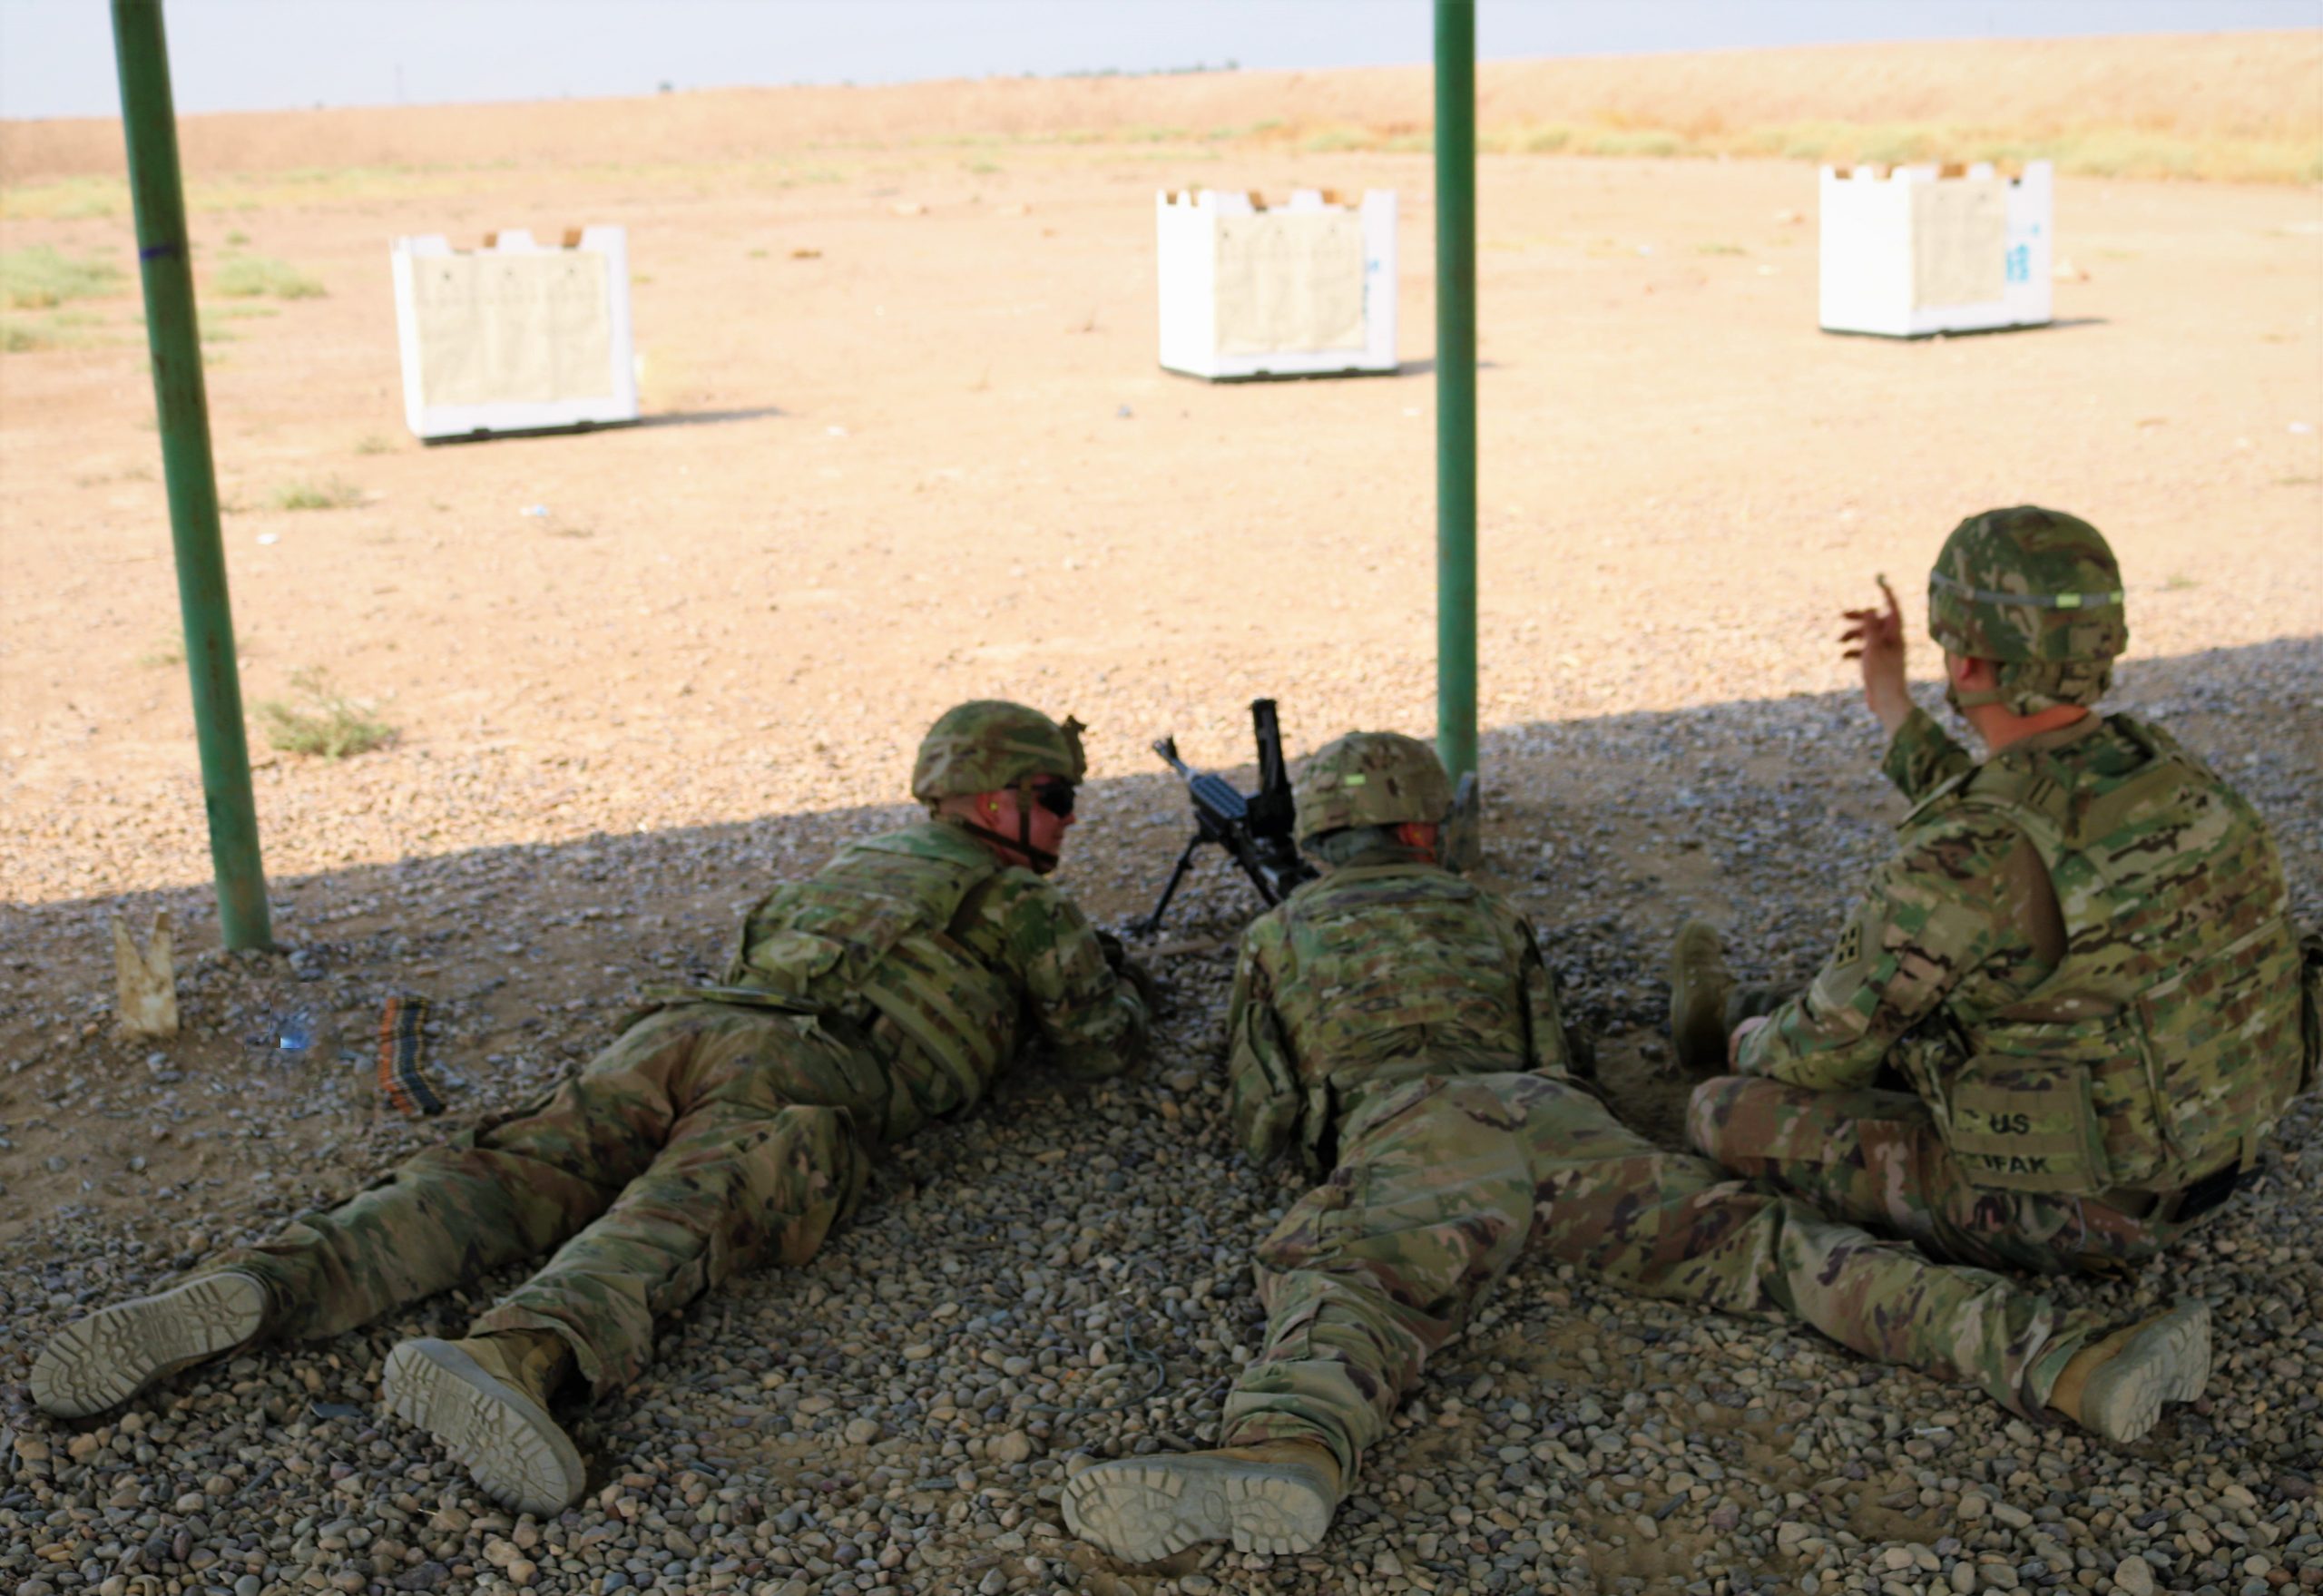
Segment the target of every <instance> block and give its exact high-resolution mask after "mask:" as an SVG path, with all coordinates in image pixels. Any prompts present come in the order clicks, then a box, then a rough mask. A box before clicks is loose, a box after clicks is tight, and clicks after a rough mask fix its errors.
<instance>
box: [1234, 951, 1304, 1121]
mask: <svg viewBox="0 0 2323 1596" xmlns="http://www.w3.org/2000/svg"><path fill="white" fill-rule="evenodd" d="M1267 925H1269V922H1268V921H1265V920H1261V921H1260V922H1259V923H1258V925H1253V926H1252V927H1251V928H1250V931H1249V932H1248V933H1246V934H1245V935H1244V936H1243V938H1242V953H1241V956H1240V959H1238V960H1237V961H1236V962H1235V965H1234V995H1233V998H1232V999H1231V1000H1230V1002H1229V1003H1228V1004H1227V1009H1226V1036H1227V1054H1226V1083H1227V1089H1228V1092H1229V1094H1230V1102H1231V1104H1232V1109H1233V1114H1234V1128H1235V1130H1236V1131H1237V1132H1238V1133H1239V1134H1240V1137H1241V1141H1242V1150H1243V1151H1244V1152H1246V1153H1248V1154H1249V1155H1250V1161H1251V1162H1252V1163H1253V1164H1265V1163H1267V1162H1269V1160H1272V1159H1273V1158H1274V1156H1275V1155H1276V1154H1277V1153H1279V1152H1280V1151H1282V1150H1283V1149H1284V1148H1286V1147H1288V1146H1289V1144H1290V1140H1291V1135H1292V1132H1293V1131H1294V1130H1295V1129H1296V1128H1297V1125H1298V1122H1299V1105H1300V1102H1301V1098H1300V1094H1299V1067H1298V1063H1297V1062H1296V1061H1295V1059H1294V1058H1293V1057H1292V1054H1291V1051H1290V1044H1289V1040H1288V1039H1287V1038H1286V1037H1285V1036H1284V1035H1283V1033H1282V1019H1281V1016H1279V1014H1277V1013H1275V1007H1274V980H1273V976H1272V974H1271V973H1270V972H1269V970H1268V968H1267V966H1266V962H1265V953H1264V948H1265V944H1266V941H1267V937H1266V930H1265V928H1266V926H1267Z"/></svg>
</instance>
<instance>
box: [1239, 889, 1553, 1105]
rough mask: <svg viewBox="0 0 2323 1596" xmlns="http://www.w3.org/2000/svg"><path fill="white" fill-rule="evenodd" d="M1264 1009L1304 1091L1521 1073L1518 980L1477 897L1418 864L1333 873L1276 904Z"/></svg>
mask: <svg viewBox="0 0 2323 1596" xmlns="http://www.w3.org/2000/svg"><path fill="white" fill-rule="evenodd" d="M1283 928H1284V931H1285V934H1286V940H1287V944H1288V948H1289V955H1290V956H1289V968H1288V969H1284V970H1280V971H1278V972H1276V977H1277V978H1276V982H1275V990H1274V1007H1275V1012H1276V1013H1277V1014H1279V1016H1280V1017H1281V1020H1282V1023H1283V1026H1284V1028H1285V1030H1286V1031H1287V1032H1288V1033H1289V1041H1290V1044H1291V1050H1292V1052H1293V1053H1294V1055H1295V1056H1296V1057H1297V1059H1298V1061H1299V1074H1300V1076H1301V1077H1302V1083H1303V1084H1304V1085H1305V1086H1307V1087H1308V1088H1309V1092H1310V1094H1311V1093H1312V1092H1314V1091H1315V1090H1316V1089H1318V1088H1323V1087H1326V1086H1328V1087H1334V1088H1336V1089H1337V1090H1338V1092H1341V1093H1345V1092H1348V1091H1350V1090H1352V1089H1353V1088H1355V1087H1357V1086H1359V1085H1364V1084H1368V1083H1370V1082H1374V1081H1376V1080H1379V1079H1396V1080H1401V1079H1406V1078H1408V1077H1409V1076H1411V1075H1413V1074H1416V1073H1423V1072H1426V1073H1450V1072H1474V1071H1494V1070H1527V1069H1530V1068H1532V1067H1533V1063H1534V1061H1533V1059H1532V1057H1531V1056H1530V1049H1529V1048H1528V1045H1527V1039H1526V1029H1525V1008H1524V989H1523V984H1522V976H1521V975H1520V974H1519V972H1518V968H1517V965H1516V962H1515V960H1514V958H1512V957H1511V955H1510V949H1509V947H1508V945H1507V942H1506V940H1505V937H1504V936H1503V935H1502V933H1501V928H1500V926H1499V925H1498V924H1497V923H1496V922H1495V919H1494V917H1493V914H1492V911H1491V910H1490V909H1489V908H1488V907H1487V906H1485V900H1484V897H1483V896H1482V894H1481V893H1479V892H1478V890H1477V889H1476V888H1475V887H1474V886H1470V885H1469V884H1468V883H1467V882H1465V881H1463V880H1461V879H1460V878H1459V877H1458V876H1454V875H1451V874H1450V873H1448V872H1446V871H1444V870H1439V869H1436V868H1434V867H1428V866H1415V865H1402V864H1397V865H1381V866H1367V867H1354V868H1349V869H1342V870H1335V871H1333V872H1332V873H1331V874H1330V875H1329V876H1327V877H1325V878H1324V879H1322V880H1320V881H1318V882H1315V883H1313V884H1312V885H1310V886H1302V887H1300V888H1299V890H1298V891H1297V892H1295V893H1293V894H1292V895H1291V896H1290V897H1289V900H1288V902H1287V903H1286V904H1285V906H1284V908H1283Z"/></svg>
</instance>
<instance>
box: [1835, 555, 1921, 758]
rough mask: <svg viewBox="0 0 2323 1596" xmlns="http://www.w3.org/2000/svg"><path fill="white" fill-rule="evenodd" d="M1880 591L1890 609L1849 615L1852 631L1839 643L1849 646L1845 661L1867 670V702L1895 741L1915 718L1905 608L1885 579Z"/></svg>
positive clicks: (1882, 581)
mask: <svg viewBox="0 0 2323 1596" xmlns="http://www.w3.org/2000/svg"><path fill="white" fill-rule="evenodd" d="M1879 591H1880V592H1881V593H1882V594H1883V595H1884V596H1885V598H1886V600H1887V604H1886V607H1885V608H1884V609H1863V610H1849V611H1848V612H1846V620H1847V623H1848V629H1847V630H1846V631H1845V632H1841V633H1839V641H1841V642H1843V643H1846V644H1847V645H1848V650H1847V653H1846V656H1845V657H1846V658H1848V659H1850V660H1853V661H1857V663H1858V664H1859V665H1860V666H1861V667H1862V669H1863V701H1864V702H1865V703H1866V704H1867V705H1869V706H1870V709H1871V712H1872V713H1873V714H1875V715H1877V716H1878V717H1879V723H1880V724H1881V725H1882V726H1884V727H1886V728H1887V734H1888V735H1889V736H1890V737H1893V736H1894V735H1895V734H1896V732H1897V729H1899V728H1901V727H1902V725H1903V724H1904V721H1905V720H1906V719H1907V718H1908V717H1909V716H1910V715H1911V712H1912V695H1911V693H1910V691H1909V690H1907V689H1906V686H1905V682H1904V611H1903V606H1902V605H1900V604H1898V603H1897V602H1896V590H1895V589H1894V588H1892V587H1889V586H1888V585H1887V578H1886V577H1884V576H1883V577H1881V578H1879Z"/></svg>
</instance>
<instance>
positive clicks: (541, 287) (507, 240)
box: [390, 227, 638, 443]
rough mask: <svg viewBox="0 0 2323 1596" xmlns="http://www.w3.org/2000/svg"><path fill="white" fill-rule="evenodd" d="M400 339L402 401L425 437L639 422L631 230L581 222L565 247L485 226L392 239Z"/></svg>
mask: <svg viewBox="0 0 2323 1596" xmlns="http://www.w3.org/2000/svg"><path fill="white" fill-rule="evenodd" d="M390 259H391V261H392V263H393V265H394V268H395V287H396V336H397V344H398V346H399V347H400V348H401V352H402V356H403V410H404V420H405V423H406V424H407V426H410V428H411V430H412V432H413V433H414V434H415V435H416V436H418V437H421V438H423V439H426V441H427V442H430V443H437V442H442V441H444V440H446V439H449V438H465V437H478V436H495V435H505V434H509V433H527V432H557V431H568V430H573V429H578V428H584V427H592V426H620V425H622V423H624V422H632V421H635V420H636V419H637V417H638V411H637V370H636V364H635V359H634V351H633V345H632V340H631V336H630V322H629V235H628V233H627V231H626V230H623V229H622V228H619V227H589V228H576V229H574V230H572V231H570V232H568V233H566V234H565V235H564V242H563V243H562V244H559V245H541V244H536V243H534V241H533V235H532V234H530V233H529V232H524V231H508V232H501V233H495V234H490V235H487V236H486V238H485V242H484V247H483V248H482V249H480V250H455V249H454V248H452V246H451V245H450V244H448V243H446V241H445V240H444V239H443V238H442V237H441V236H440V235H434V234H431V235H427V236H424V237H418V238H407V239H397V240H396V241H395V248H394V250H393V251H392V252H391V254H390Z"/></svg>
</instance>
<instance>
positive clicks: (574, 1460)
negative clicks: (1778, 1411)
mask: <svg viewBox="0 0 2323 1596" xmlns="http://www.w3.org/2000/svg"><path fill="white" fill-rule="evenodd" d="M379 1395H380V1397H381V1398H382V1400H384V1401H385V1402H386V1404H387V1411H388V1412H389V1413H392V1414H394V1415H396V1417H397V1418H399V1419H402V1420H403V1421H404V1422H405V1423H407V1424H410V1425H417V1426H418V1427H419V1428H420V1429H423V1430H425V1431H426V1432H427V1433H428V1434H431V1435H433V1436H435V1437H436V1440H437V1441H438V1442H440V1443H442V1444H443V1447H444V1450H445V1452H446V1454H449V1455H450V1457H451V1459H452V1461H453V1462H454V1463H456V1464H459V1465H460V1466H461V1467H462V1468H464V1469H466V1470H467V1472H468V1474H469V1476H470V1477H471V1478H473V1479H474V1480H475V1483H477V1484H478V1485H480V1486H482V1487H483V1488H484V1491H485V1494H487V1495H489V1496H490V1497H492V1498H493V1500H495V1501H496V1502H498V1503H500V1504H501V1505H502V1506H504V1507H507V1508H510V1509H512V1510H514V1511H515V1512H517V1513H537V1514H540V1515H542V1516H543V1517H545V1516H547V1515H548V1514H550V1513H562V1512H564V1510H565V1509H566V1508H568V1507H570V1506H572V1505H573V1503H574V1502H576V1501H578V1500H579V1499H580V1495H581V1493H582V1490H583V1487H584V1486H586V1484H587V1483H588V1471H587V1469H586V1468H585V1467H584V1466H583V1464H582V1462H581V1453H580V1449H579V1448H578V1447H576V1446H574V1445H573V1441H572V1438H571V1437H569V1436H568V1435H566V1434H565V1433H564V1430H563V1428H561V1427H560V1426H559V1425H558V1424H557V1422H556V1421H555V1420H554V1419H553V1418H551V1417H549V1415H548V1410H547V1409H546V1408H544V1407H543V1406H542V1405H540V1404H539V1403H537V1402H534V1400H533V1399H532V1398H531V1397H530V1396H527V1395H524V1392H522V1391H520V1390H518V1389H517V1388H516V1387H515V1386H514V1385H509V1384H508V1383H507V1382H506V1381H505V1380H503V1379H501V1378H500V1377H499V1376H496V1375H495V1374H493V1373H491V1372H490V1371H489V1370H487V1369H485V1367H484V1366H483V1365H481V1364H479V1363H477V1362H476V1361H475V1359H474V1358H472V1357H470V1356H468V1355H467V1354H466V1353H465V1352H462V1351H461V1350H460V1349H459V1348H458V1347H456V1346H453V1345H452V1344H451V1343H450V1342H448V1341H438V1340H436V1339H434V1338H432V1337H431V1338H427V1339H424V1340H417V1341H404V1342H399V1343H397V1346H396V1347H395V1348H394V1350H393V1351H391V1352H389V1353H388V1354H387V1372H386V1374H385V1376H383V1377H382V1379H381V1380H380V1383H379Z"/></svg>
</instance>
